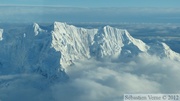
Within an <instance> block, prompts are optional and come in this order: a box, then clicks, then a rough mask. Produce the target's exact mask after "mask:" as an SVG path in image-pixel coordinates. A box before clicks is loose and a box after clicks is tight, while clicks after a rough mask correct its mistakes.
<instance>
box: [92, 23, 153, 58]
mask: <svg viewBox="0 0 180 101" xmlns="http://www.w3.org/2000/svg"><path fill="white" fill-rule="evenodd" d="M148 48H149V47H148V46H147V45H146V44H145V43H144V42H142V41H141V40H138V39H135V38H133V37H132V36H131V35H130V34H129V33H128V32H127V31H126V30H123V29H117V28H113V27H110V26H105V27H103V28H101V29H99V30H98V33H97V34H96V35H95V36H94V40H93V44H92V47H91V53H92V55H94V56H96V57H97V58H105V57H107V56H108V57H111V58H117V57H120V56H122V55H125V54H124V52H125V51H129V52H132V53H137V52H146V51H147V49H148ZM132 53H131V54H132ZM133 55H134V54H133Z"/></svg>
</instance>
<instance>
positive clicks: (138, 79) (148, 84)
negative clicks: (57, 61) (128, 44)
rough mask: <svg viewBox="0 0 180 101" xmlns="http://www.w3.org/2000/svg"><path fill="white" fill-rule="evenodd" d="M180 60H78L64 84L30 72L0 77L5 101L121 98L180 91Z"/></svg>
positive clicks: (115, 100)
mask: <svg viewBox="0 0 180 101" xmlns="http://www.w3.org/2000/svg"><path fill="white" fill-rule="evenodd" d="M179 67H180V63H179V62H177V61H173V60H169V59H166V58H163V59H160V58H159V57H156V56H150V55H147V54H140V55H139V56H137V57H135V58H134V61H129V62H127V63H122V62H110V61H104V62H99V61H96V60H93V59H91V60H85V61H77V62H75V65H73V66H71V67H68V68H67V69H66V72H67V73H68V75H69V76H70V79H69V81H67V82H64V83H62V82H61V83H49V82H48V80H46V79H45V78H43V77H41V76H38V75H35V74H31V75H6V76H1V77H0V81H1V83H0V99H1V100H2V101H12V100H13V101H20V100H26V101H35V100H38V101H62V100H64V101H85V100H86V101H122V100H123V94H127V93H180V89H179V85H180V77H179V74H180V68H179Z"/></svg>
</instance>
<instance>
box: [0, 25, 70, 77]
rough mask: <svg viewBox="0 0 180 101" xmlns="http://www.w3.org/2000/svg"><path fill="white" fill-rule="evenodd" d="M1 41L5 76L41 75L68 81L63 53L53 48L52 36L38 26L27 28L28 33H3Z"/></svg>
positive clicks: (1, 59)
mask: <svg viewBox="0 0 180 101" xmlns="http://www.w3.org/2000/svg"><path fill="white" fill-rule="evenodd" d="M3 38H4V40H2V41H1V42H0V47H1V50H0V63H1V65H0V68H1V73H0V74H1V75H6V74H17V73H39V74H41V75H43V76H44V77H46V78H48V79H61V80H65V79H67V78H68V77H67V75H66V74H65V72H64V70H63V69H61V65H60V63H59V61H60V58H61V53H60V52H57V51H56V50H55V49H54V48H52V47H51V42H52V37H51V33H49V32H48V31H46V30H43V29H41V28H40V27H39V25H38V24H36V23H35V24H34V25H33V26H30V27H28V28H26V30H25V33H22V32H16V33H8V32H7V33H6V32H4V34H3Z"/></svg>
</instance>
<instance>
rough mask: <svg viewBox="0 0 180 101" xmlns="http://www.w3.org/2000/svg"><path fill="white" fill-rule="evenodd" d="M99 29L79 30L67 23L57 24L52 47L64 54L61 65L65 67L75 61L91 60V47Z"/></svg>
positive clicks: (53, 32) (53, 31)
mask: <svg viewBox="0 0 180 101" xmlns="http://www.w3.org/2000/svg"><path fill="white" fill-rule="evenodd" d="M96 33H97V29H84V28H77V27H75V26H72V25H67V24H65V23H60V22H55V23H54V29H53V30H52V44H51V45H52V47H54V48H55V50H56V51H60V52H61V53H62V57H61V59H60V63H61V65H62V66H63V67H67V66H69V65H70V64H72V61H73V60H76V59H85V58H90V57H91V56H90V51H89V50H90V49H89V46H90V45H91V43H92V41H93V36H94V34H96Z"/></svg>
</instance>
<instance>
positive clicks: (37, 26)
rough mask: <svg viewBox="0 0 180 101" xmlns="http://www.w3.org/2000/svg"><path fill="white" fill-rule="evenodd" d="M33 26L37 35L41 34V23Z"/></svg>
mask: <svg viewBox="0 0 180 101" xmlns="http://www.w3.org/2000/svg"><path fill="white" fill-rule="evenodd" d="M33 28H34V33H35V36H36V35H38V34H39V31H40V30H41V28H40V27H39V25H38V24H37V23H34V24H33Z"/></svg>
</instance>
